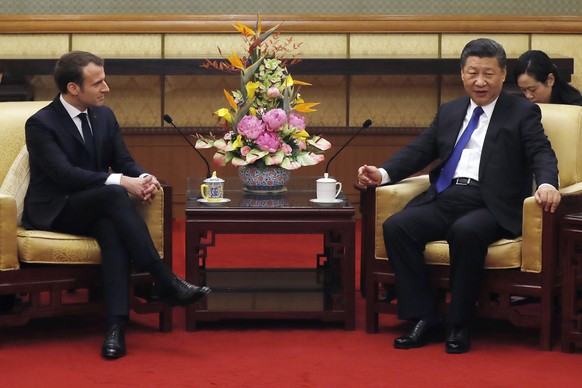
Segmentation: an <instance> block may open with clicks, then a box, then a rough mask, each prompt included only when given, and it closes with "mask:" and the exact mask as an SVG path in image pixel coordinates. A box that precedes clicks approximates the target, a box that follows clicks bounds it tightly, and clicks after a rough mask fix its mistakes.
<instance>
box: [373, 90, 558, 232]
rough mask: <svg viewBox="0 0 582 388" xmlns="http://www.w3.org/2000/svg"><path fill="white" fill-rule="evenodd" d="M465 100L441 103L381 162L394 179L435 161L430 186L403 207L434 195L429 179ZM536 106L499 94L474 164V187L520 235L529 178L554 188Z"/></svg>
mask: <svg viewBox="0 0 582 388" xmlns="http://www.w3.org/2000/svg"><path fill="white" fill-rule="evenodd" d="M469 103H470V100H469V97H462V98H459V99H457V100H454V101H451V102H448V103H445V104H443V105H442V106H441V107H440V109H439V111H438V112H437V114H436V116H435V118H434V120H433V122H432V124H431V126H430V127H429V128H428V129H427V130H425V131H424V132H423V133H422V134H421V135H419V137H418V138H417V139H416V140H415V141H413V142H412V143H411V144H409V145H408V146H406V147H404V148H403V149H402V150H400V151H399V152H398V153H397V154H396V155H394V157H393V158H391V159H390V160H389V161H387V162H386V163H385V164H384V165H383V166H382V167H383V168H384V169H385V170H386V171H387V172H388V175H389V176H390V180H391V182H398V181H400V180H402V179H404V178H406V177H408V176H410V175H411V174H414V173H416V172H418V171H420V170H421V169H423V168H425V167H427V166H428V165H429V164H430V163H432V162H433V161H435V160H440V161H441V162H440V163H438V164H437V165H436V166H435V167H434V168H433V169H432V170H431V171H430V173H429V176H430V182H431V186H430V188H429V189H428V191H426V192H425V193H423V194H421V195H419V196H417V197H416V198H415V199H413V200H412V202H411V203H410V204H409V206H415V205H418V204H422V203H426V202H428V201H430V200H431V199H432V198H434V197H435V195H436V189H435V183H436V180H437V178H438V176H439V173H440V170H441V168H442V165H443V163H444V162H445V161H446V160H447V158H448V157H449V156H450V154H451V153H452V151H453V149H454V145H455V142H456V139H457V136H458V134H459V131H460V129H461V126H462V124H463V119H464V118H465V115H466V113H467V109H468V106H469ZM540 120H541V111H540V108H539V107H538V106H537V105H535V104H533V103H531V102H530V101H528V100H527V99H525V98H522V97H516V96H512V95H509V94H506V93H504V92H502V93H501V95H500V96H499V99H498V100H497V103H496V105H495V109H494V111H493V115H492V117H491V120H490V122H489V127H488V129H487V134H486V136H485V141H484V144H483V150H482V154H481V163H480V167H479V187H480V188H481V192H482V195H483V199H484V201H485V204H486V205H487V207H488V208H489V210H491V212H492V213H493V215H494V216H495V218H496V219H497V221H498V222H499V224H500V225H501V226H502V227H503V228H504V229H506V230H508V231H509V232H511V233H512V234H514V235H520V234H521V227H522V216H523V200H524V199H525V198H526V197H528V196H531V193H532V179H533V175H535V179H536V182H537V184H538V185H540V184H542V183H549V184H551V185H552V186H554V187H556V188H558V166H557V163H558V162H557V159H556V155H555V153H554V151H553V150H552V148H551V144H550V141H549V140H548V138H547V136H546V135H545V133H544V129H543V126H542V124H541V122H540Z"/></svg>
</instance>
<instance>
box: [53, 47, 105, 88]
mask: <svg viewBox="0 0 582 388" xmlns="http://www.w3.org/2000/svg"><path fill="white" fill-rule="evenodd" d="M90 63H94V64H95V65H97V66H101V67H102V66H103V64H104V61H103V59H102V58H100V57H98V56H97V55H94V54H91V53H89V52H87V51H71V52H69V53H66V54H64V55H63V56H61V57H60V58H59V60H58V61H57V64H56V65H55V70H54V72H53V77H54V79H55V83H56V84H57V87H58V88H59V91H60V92H61V93H63V94H66V93H67V85H68V84H69V82H73V83H76V84H77V85H79V86H81V87H82V86H83V68H84V67H85V66H87V65H88V64H90Z"/></svg>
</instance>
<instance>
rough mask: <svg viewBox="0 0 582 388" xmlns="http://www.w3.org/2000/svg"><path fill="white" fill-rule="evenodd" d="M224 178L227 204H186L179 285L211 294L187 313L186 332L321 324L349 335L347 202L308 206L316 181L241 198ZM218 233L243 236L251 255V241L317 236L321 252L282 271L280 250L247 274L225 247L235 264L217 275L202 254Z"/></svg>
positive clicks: (351, 290) (350, 221)
mask: <svg viewBox="0 0 582 388" xmlns="http://www.w3.org/2000/svg"><path fill="white" fill-rule="evenodd" d="M202 179H203V178H200V179H199V180H198V181H199V182H201V181H202ZM225 179H226V183H225V190H224V196H225V198H227V199H228V200H229V201H228V202H225V203H222V204H212V205H208V204H203V203H200V202H199V201H197V200H190V201H188V203H187V204H186V230H185V233H186V235H185V240H186V280H187V281H189V282H191V283H195V284H204V285H208V286H210V287H211V288H212V290H213V291H212V293H211V294H210V295H209V296H208V298H206V299H205V300H204V301H202V302H201V303H198V304H193V305H190V306H187V307H186V330H187V331H193V330H195V329H196V326H197V323H198V322H203V321H205V322H210V321H218V320H223V319H320V320H323V321H335V322H341V323H343V324H344V328H345V329H346V330H354V329H355V248H356V240H355V235H356V229H355V209H354V207H353V206H352V205H351V204H350V203H349V201H347V199H343V200H341V201H338V202H339V203H335V204H316V203H313V202H312V201H310V199H313V198H314V197H315V178H301V177H292V178H291V181H290V182H289V183H288V184H287V187H288V190H287V191H285V192H283V193H275V194H267V195H263V194H253V193H247V192H245V191H243V190H242V189H241V186H240V183H238V180H237V179H236V178H225ZM229 185H230V186H229ZM197 187H199V184H198V186H197ZM224 234H237V235H241V234H242V235H249V237H248V241H249V245H253V246H255V247H256V249H261V244H260V240H258V238H259V237H253V235H259V236H261V237H260V238H268V237H265V236H269V235H286V234H289V235H302V234H309V235H319V236H321V237H322V243H323V246H322V247H321V251H320V252H321V253H315V254H314V260H313V262H312V263H313V265H312V266H306V267H305V268H288V267H287V264H286V263H287V262H288V261H289V257H286V255H287V254H288V253H286V252H284V251H283V252H280V251H276V252H272V260H271V261H270V262H269V263H266V264H269V265H268V266H267V267H265V268H254V267H249V266H247V265H246V263H245V260H244V258H242V257H240V256H239V252H237V249H236V247H232V249H231V252H232V253H231V254H232V257H231V260H232V259H234V260H237V261H238V262H239V263H240V264H239V265H238V266H237V268H221V267H220V264H219V263H216V261H217V260H216V258H215V257H212V255H211V254H209V253H210V252H209V251H211V250H212V249H211V248H212V247H214V246H215V245H216V243H217V240H218V239H217V236H219V235H224Z"/></svg>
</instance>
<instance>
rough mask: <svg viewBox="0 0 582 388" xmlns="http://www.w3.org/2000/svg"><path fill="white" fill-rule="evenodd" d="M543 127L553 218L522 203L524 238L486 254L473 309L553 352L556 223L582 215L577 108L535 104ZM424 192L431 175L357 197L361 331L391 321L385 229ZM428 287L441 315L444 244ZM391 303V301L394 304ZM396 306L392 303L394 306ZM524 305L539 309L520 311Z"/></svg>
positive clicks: (436, 251)
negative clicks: (554, 194)
mask: <svg viewBox="0 0 582 388" xmlns="http://www.w3.org/2000/svg"><path fill="white" fill-rule="evenodd" d="M540 107H541V109H542V123H543V125H544V129H545V132H546V134H547V136H548V137H549V139H550V141H551V143H552V148H553V149H554V151H555V152H556V155H557V157H558V168H559V176H560V192H561V193H562V196H563V197H562V202H561V204H560V206H559V207H558V210H557V211H556V212H555V213H553V214H551V213H548V212H543V211H542V209H541V208H540V207H539V206H538V205H537V204H536V202H535V200H534V198H533V197H529V198H527V199H526V200H525V201H524V204H523V210H524V212H523V235H522V236H521V237H519V238H516V239H514V240H507V239H503V240H499V241H497V242H495V243H494V244H492V245H491V246H490V247H489V251H488V253H487V257H486V259H485V267H486V268H487V270H486V271H485V272H486V274H485V278H484V282H483V287H482V292H481V295H480V297H479V300H478V302H477V304H476V314H477V316H481V317H489V318H495V319H506V320H509V321H511V322H512V324H514V325H516V326H523V327H533V328H538V329H539V330H540V338H539V341H540V342H539V345H540V348H541V349H545V350H549V349H550V348H551V345H552V343H551V338H552V331H553V329H555V326H556V325H555V322H554V320H555V319H556V318H557V316H558V314H557V312H558V308H559V306H558V300H559V298H558V295H559V286H560V271H561V268H560V263H559V257H558V223H559V220H560V218H561V217H562V216H563V215H564V214H567V213H571V212H573V211H576V210H577V211H580V210H582V199H581V197H582V196H580V195H577V194H580V193H582V107H579V106H569V105H556V104H540ZM428 186H429V181H428V176H427V175H422V176H415V177H411V178H408V179H405V180H403V181H401V182H399V183H397V184H394V185H388V186H380V187H378V188H374V187H370V188H367V189H366V190H362V191H361V193H360V194H361V211H362V269H361V273H362V284H361V287H362V290H363V293H364V294H365V297H366V331H367V332H368V333H375V332H377V331H378V314H381V313H391V314H395V313H396V309H397V295H393V294H392V295H390V291H391V290H393V288H394V287H393V285H394V282H395V276H394V273H393V271H392V268H391V267H390V262H389V259H388V257H387V254H386V250H385V248H384V241H383V237H382V224H383V222H384V221H385V220H386V219H387V218H388V217H389V216H391V215H392V214H394V213H396V212H398V211H400V210H401V209H402V208H403V207H404V206H405V205H406V204H407V203H408V202H409V201H410V200H411V199H412V198H414V197H415V196H416V195H417V194H420V193H421V192H423V191H424V190H426V189H427V188H428ZM424 256H425V260H426V263H427V264H429V268H430V274H431V281H432V282H433V284H434V286H435V287H436V288H437V289H439V290H441V291H442V292H438V293H436V294H437V295H439V296H440V297H439V301H438V302H439V306H440V308H441V311H445V310H446V307H447V306H446V291H447V289H448V281H449V268H448V264H449V250H448V244H447V243H446V241H434V242H431V243H429V244H427V246H426V250H425V253H424ZM394 298H395V299H394ZM392 299H394V300H392ZM523 301H529V302H532V301H533V302H536V303H533V304H532V305H529V306H527V308H525V307H524V305H523V304H522V302H523Z"/></svg>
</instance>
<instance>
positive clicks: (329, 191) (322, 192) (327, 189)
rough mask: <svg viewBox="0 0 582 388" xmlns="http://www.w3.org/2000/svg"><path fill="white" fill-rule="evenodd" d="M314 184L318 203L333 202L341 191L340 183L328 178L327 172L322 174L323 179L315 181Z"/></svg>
mask: <svg viewBox="0 0 582 388" xmlns="http://www.w3.org/2000/svg"><path fill="white" fill-rule="evenodd" d="M316 184H317V185H316V189H317V200H318V201H322V202H325V201H329V202H331V201H334V200H335V199H336V198H337V196H338V195H339V194H340V193H341V191H342V184H341V182H338V181H336V180H335V179H333V178H330V177H329V174H328V173H327V172H326V173H325V174H323V178H319V179H318V180H317V181H316Z"/></svg>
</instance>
